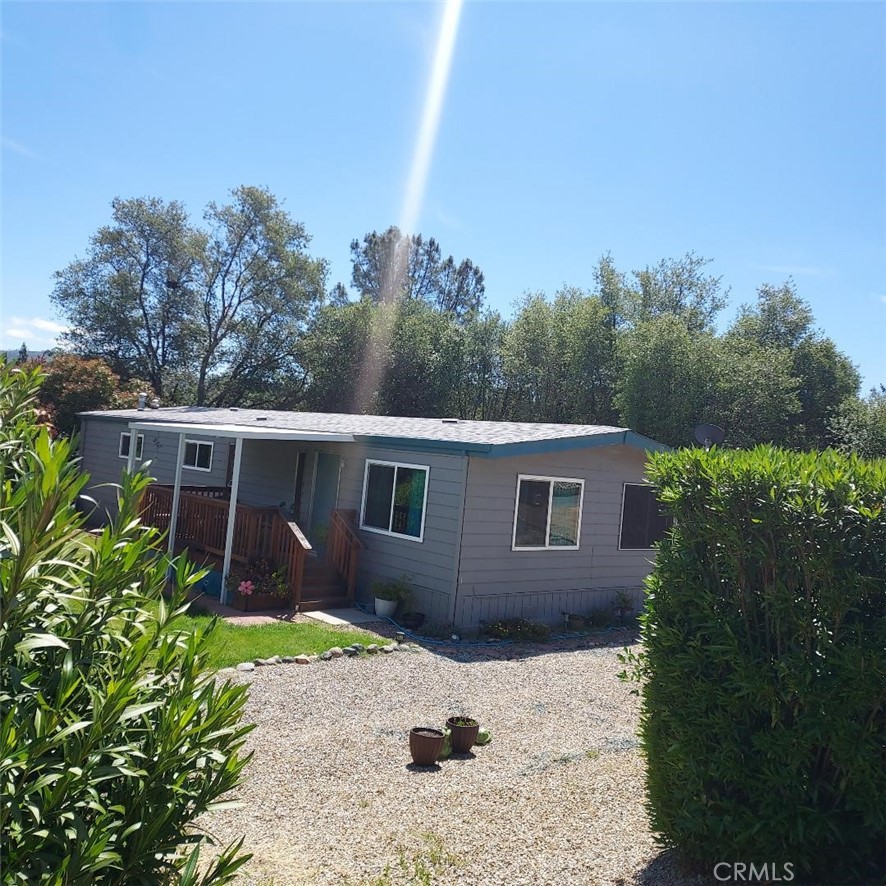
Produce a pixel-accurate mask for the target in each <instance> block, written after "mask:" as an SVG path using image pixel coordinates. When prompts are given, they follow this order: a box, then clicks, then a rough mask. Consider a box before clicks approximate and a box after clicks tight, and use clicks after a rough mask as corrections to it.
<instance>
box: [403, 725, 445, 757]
mask: <svg viewBox="0 0 886 886" xmlns="http://www.w3.org/2000/svg"><path fill="white" fill-rule="evenodd" d="M445 737H446V736H445V733H444V732H443V730H442V729H432V728H431V727H429V726H413V728H412V729H410V730H409V753H410V754H412V762H413V763H415V765H416V766H433V765H434V764H435V763H436V762H437V758H438V757H439V756H440V751H441V750H442V748H443V739H444V738H445Z"/></svg>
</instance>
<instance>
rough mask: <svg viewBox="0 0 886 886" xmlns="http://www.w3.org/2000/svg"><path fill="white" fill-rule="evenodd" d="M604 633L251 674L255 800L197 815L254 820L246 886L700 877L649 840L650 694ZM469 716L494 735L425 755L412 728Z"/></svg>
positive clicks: (227, 828)
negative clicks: (412, 742)
mask: <svg viewBox="0 0 886 886" xmlns="http://www.w3.org/2000/svg"><path fill="white" fill-rule="evenodd" d="M608 636H609V637H610V638H611V639H612V640H614V641H615V642H614V643H613V645H611V646H608V647H600V648H596V647H593V646H591V645H590V641H588V640H585V641H579V645H578V646H576V644H575V643H574V642H573V643H572V644H571V646H570V647H569V648H559V649H557V648H556V647H555V648H553V649H552V648H551V647H550V646H545V647H535V648H527V647H507V648H505V647H501V648H499V649H496V650H493V653H492V654H488V653H486V652H480V651H477V652H459V653H451V652H446V653H445V654H441V653H437V652H432V651H421V652H404V651H398V652H396V653H392V654H389V655H382V654H378V655H376V656H373V657H370V656H366V657H361V658H359V659H346V658H343V659H337V660H333V661H331V662H318V663H316V664H313V665H309V666H304V665H281V666H277V667H269V668H258V669H256V671H255V672H254V673H250V674H240V673H237V674H235V675H234V676H233V678H234V679H237V680H240V681H248V682H250V683H251V686H252V688H251V695H250V701H249V704H248V707H247V717H249V718H250V719H251V720H252V721H253V722H255V723H256V724H257V726H258V728H257V729H256V730H255V731H254V732H253V733H252V735H251V737H250V747H251V748H252V749H254V750H255V752H256V753H255V758H254V759H253V761H252V763H251V764H250V766H249V768H248V770H247V780H246V783H245V785H244V786H243V788H242V789H241V790H240V792H239V798H240V799H241V800H242V801H243V803H244V806H243V808H241V809H240V810H237V811H233V812H232V811H226V812H221V813H217V814H214V815H212V816H206V817H204V818H203V819H202V820H201V824H202V825H203V826H205V827H206V828H207V829H208V830H209V831H210V832H212V833H214V834H216V835H217V836H219V837H223V838H226V839H231V838H232V837H233V836H235V835H239V834H241V833H244V832H245V834H246V846H247V848H248V849H249V850H250V851H252V852H254V854H255V858H254V859H253V860H252V862H250V864H249V865H248V866H247V867H246V868H245V869H244V871H245V874H244V876H243V878H242V882H243V884H244V886H246V884H261V886H271V884H273V886H288V884H307V883H310V884H332V883H336V884H338V883H346V884H377V886H381V884H387V883H411V882H419V883H421V882H436V883H445V884H471V886H480V884H508V886H518V884H533V886H534V884H541V883H558V884H563V883H570V884H571V883H575V884H619V883H624V884H628V883H649V884H657V883H679V882H690V881H688V880H682V879H680V878H679V877H678V876H677V875H676V873H675V867H674V865H673V864H672V863H671V862H670V860H669V859H668V858H667V857H666V856H660V854H659V851H658V850H657V849H656V847H655V846H654V845H653V842H652V837H651V835H650V833H649V829H648V825H647V821H646V815H645V812H644V809H643V790H642V788H643V782H642V779H643V764H642V761H641V758H640V756H639V755H638V753H637V749H636V745H637V743H636V739H635V730H636V726H637V714H638V702H637V699H636V697H634V696H632V695H631V694H630V691H629V687H628V686H626V685H624V684H623V683H621V682H620V681H619V679H618V677H617V674H618V672H619V671H620V670H621V669H622V666H621V665H620V663H619V661H618V659H617V653H618V652H619V651H620V649H621V643H620V642H619V641H618V639H617V638H615V637H612V635H608ZM561 647H562V644H561ZM582 647H583V648H582ZM226 673H227V672H226ZM456 713H464V714H469V715H472V716H474V717H476V718H477V719H479V720H480V721H481V723H482V724H483V725H484V726H486V727H488V728H490V729H491V730H492V733H493V741H492V743H491V744H489V745H487V746H485V747H477V748H474V752H475V756H474V757H473V758H470V759H464V758H463V759H451V760H448V761H446V762H444V763H443V764H442V765H441V766H440V767H439V769H438V770H436V771H427V770H416V769H415V768H413V767H412V766H411V760H410V756H409V749H408V740H407V734H408V731H409V728H410V727H411V726H414V725H442V723H443V721H444V720H445V718H446V717H447V716H449V715H452V714H456ZM693 882H694V881H693Z"/></svg>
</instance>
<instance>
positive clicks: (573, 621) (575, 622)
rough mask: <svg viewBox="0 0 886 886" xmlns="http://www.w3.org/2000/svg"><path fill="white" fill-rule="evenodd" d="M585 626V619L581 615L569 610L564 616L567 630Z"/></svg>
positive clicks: (579, 628) (576, 629)
mask: <svg viewBox="0 0 886 886" xmlns="http://www.w3.org/2000/svg"><path fill="white" fill-rule="evenodd" d="M584 626H585V619H584V616H583V615H575V614H574V613H572V612H570V613H569V614H568V615H567V616H566V630H567V631H580V630H582V629H583V628H584Z"/></svg>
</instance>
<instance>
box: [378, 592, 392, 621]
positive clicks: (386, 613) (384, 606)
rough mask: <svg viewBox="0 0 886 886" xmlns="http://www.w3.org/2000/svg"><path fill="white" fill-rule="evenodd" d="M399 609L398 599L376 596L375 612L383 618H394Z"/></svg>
mask: <svg viewBox="0 0 886 886" xmlns="http://www.w3.org/2000/svg"><path fill="white" fill-rule="evenodd" d="M396 611H397V601H396V600H379V598H378V597H376V598H375V614H376V615H380V616H381V617H382V618H393V617H394V613H395V612H396Z"/></svg>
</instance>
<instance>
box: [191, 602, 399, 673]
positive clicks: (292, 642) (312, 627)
mask: <svg viewBox="0 0 886 886" xmlns="http://www.w3.org/2000/svg"><path fill="white" fill-rule="evenodd" d="M211 617H212V616H210V615H207V614H203V613H195V614H194V615H186V616H182V618H181V623H182V627H183V628H187V627H188V626H191V625H198V624H200V625H205V624H207V623H208V622H209V620H210V619H211ZM385 642H388V641H387V640H384V639H382V638H379V636H378V634H370V633H367V632H366V631H358V630H354V629H346V630H340V629H336V628H333V627H329V626H328V625H324V624H305V623H295V624H290V623H287V622H280V623H279V624H268V625H252V626H249V627H246V626H240V625H232V624H228V623H227V622H225V621H221V619H219V622H218V624H217V625H216V626H215V630H214V631H213V632H212V635H211V636H210V638H209V660H210V663H211V664H212V666H213V667H216V668H228V667H231V666H232V665H236V664H239V663H240V662H241V661H252V660H253V659H256V658H270V657H271V656H272V655H301V654H302V653H306V654H310V653H312V652H323V651H324V650H326V649H329V648H331V647H332V646H349V645H350V644H351V643H362V644H363V645H364V646H368V645H369V644H370V643H385Z"/></svg>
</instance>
